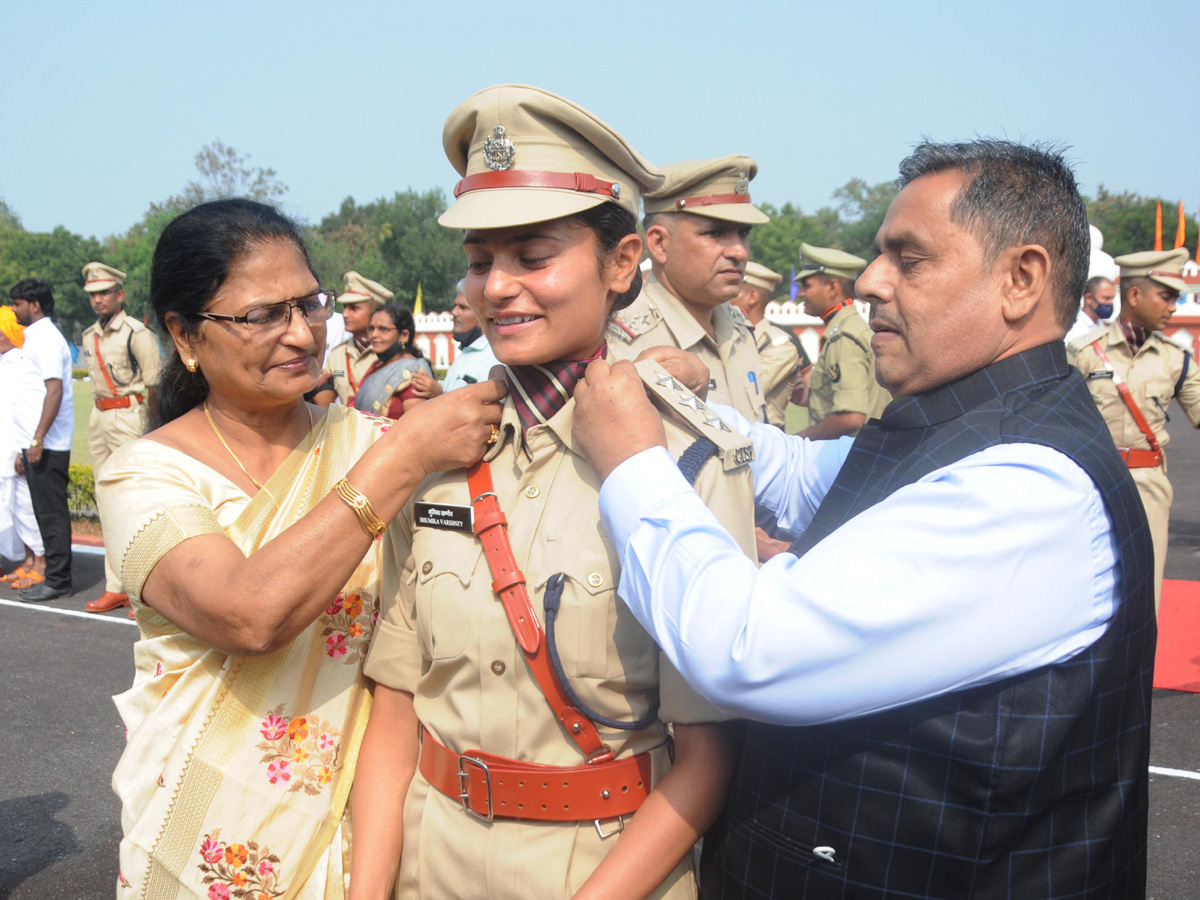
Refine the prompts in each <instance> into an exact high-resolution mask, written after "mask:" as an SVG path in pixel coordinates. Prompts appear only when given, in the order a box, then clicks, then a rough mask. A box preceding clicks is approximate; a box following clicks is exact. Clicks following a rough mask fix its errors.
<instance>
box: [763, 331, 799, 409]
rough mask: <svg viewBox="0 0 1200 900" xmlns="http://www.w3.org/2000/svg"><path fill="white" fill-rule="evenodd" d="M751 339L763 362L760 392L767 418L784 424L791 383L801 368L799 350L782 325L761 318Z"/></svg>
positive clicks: (790, 394)
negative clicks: (764, 396)
mask: <svg viewBox="0 0 1200 900" xmlns="http://www.w3.org/2000/svg"><path fill="white" fill-rule="evenodd" d="M754 342H755V345H756V346H757V347H758V360H759V364H760V365H761V366H762V375H763V383H762V388H763V394H765V395H766V398H767V419H768V421H769V422H770V423H771V424H772V425H776V426H778V427H779V428H782V427H783V424H784V416H785V414H786V412H787V405H788V400H789V399H790V398H791V396H792V383H793V382H794V381H795V380H796V375H797V374H798V373H799V371H800V351H799V350H797V349H796V345H795V344H793V343H792V341H791V339H790V338H789V337H788V336H787V332H785V331H784V330H783V329H782V328H780V327H778V326H777V325H772V324H771V323H770V322H768V321H767V320H766V319H762V320H761V321H760V322H759V323H758V324H757V325H755V326H754Z"/></svg>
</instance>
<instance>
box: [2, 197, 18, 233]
mask: <svg viewBox="0 0 1200 900" xmlns="http://www.w3.org/2000/svg"><path fill="white" fill-rule="evenodd" d="M20 230H21V217H20V216H18V215H17V214H16V213H15V212H13V208H12V207H11V206H9V205H8V201H7V200H5V199H4V198H3V197H0V231H20Z"/></svg>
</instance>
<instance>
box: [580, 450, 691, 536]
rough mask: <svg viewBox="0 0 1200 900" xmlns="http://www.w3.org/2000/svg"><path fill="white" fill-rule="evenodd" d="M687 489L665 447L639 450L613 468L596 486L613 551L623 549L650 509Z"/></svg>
mask: <svg viewBox="0 0 1200 900" xmlns="http://www.w3.org/2000/svg"><path fill="white" fill-rule="evenodd" d="M691 492H692V488H691V485H689V484H688V483H687V479H686V478H684V477H683V474H682V473H681V472H680V471H679V467H678V466H676V465H675V460H673V459H672V458H671V454H670V453H668V452H667V448H666V447H651V448H650V449H649V450H643V451H642V452H641V453H638V454H636V455H634V456H631V457H629V459H627V460H625V462H623V463H621V464H620V465H619V466H617V467H616V468H615V469H613V470H612V472H611V473H609V476H608V478H606V479H605V481H604V484H603V485H602V486H601V487H600V515H601V517H602V518H603V519H604V524H605V526H606V527H607V528H608V535H609V537H610V538H611V539H612V542H613V545H614V546H615V547H616V548H617V552H618V553H622V552H624V548H625V545H626V544H627V543H628V541H629V538H630V536H631V535H632V534H633V532H634V531H635V530H636V529H637V527H638V524H639V523H640V522H641V520H642V519H643V518H644V517H645V516H646V515H648V514H649V513H650V512H651V510H653V509H655V508H656V507H657V506H658V505H659V504H661V503H663V502H664V501H665V500H667V499H668V498H670V497H675V496H678V495H680V494H684V493H691Z"/></svg>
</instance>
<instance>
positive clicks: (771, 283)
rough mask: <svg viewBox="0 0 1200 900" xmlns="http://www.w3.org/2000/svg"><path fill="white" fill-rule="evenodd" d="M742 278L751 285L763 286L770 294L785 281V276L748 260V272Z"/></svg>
mask: <svg viewBox="0 0 1200 900" xmlns="http://www.w3.org/2000/svg"><path fill="white" fill-rule="evenodd" d="M742 280H743V281H744V282H746V284H748V285H750V286H751V287H756V288H761V289H762V290H764V291H766V292H767V294H768V296H769V295H770V294H772V293H774V292H775V288H776V287H778V286H779V282H781V281H783V276H782V275H780V274H779V273H778V272H773V271H772V270H770V269H768V268H767V267H766V266H764V265H761V264H760V263H756V262H748V263H746V274H745V275H744V276H742Z"/></svg>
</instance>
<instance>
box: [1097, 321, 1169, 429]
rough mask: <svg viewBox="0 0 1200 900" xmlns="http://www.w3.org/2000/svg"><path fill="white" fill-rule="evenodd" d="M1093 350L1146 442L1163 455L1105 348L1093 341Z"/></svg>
mask: <svg viewBox="0 0 1200 900" xmlns="http://www.w3.org/2000/svg"><path fill="white" fill-rule="evenodd" d="M1092 349H1094V350H1095V351H1096V355H1097V356H1099V357H1100V362H1102V363H1104V368H1105V369H1107V370H1108V374H1109V375H1111V376H1112V380H1113V384H1115V385H1116V386H1117V392H1118V393H1119V394H1120V395H1121V399H1122V400H1124V401H1125V405H1126V406H1127V407H1129V413H1130V415H1132V416H1133V421H1134V422H1136V423H1137V427H1138V428H1139V429H1141V432H1142V434H1144V435H1145V436H1146V440H1147V441H1149V442H1150V449H1151V450H1153V451H1154V452H1155V453H1162V446H1161V445H1160V444H1159V443H1158V438H1156V437H1155V436H1154V431H1153V430H1152V429H1151V428H1150V425H1149V423H1147V422H1146V417H1145V416H1143V415H1142V411H1141V410H1140V409H1138V405H1137V401H1135V400H1134V399H1133V392H1132V391H1130V390H1129V385H1127V384H1126V383H1125V379H1123V378H1122V377H1121V376H1120V374H1119V373H1118V372H1117V370H1116V369H1114V368H1113V364H1112V361H1111V360H1110V359H1109V358H1108V354H1107V353H1105V352H1104V347H1102V346H1101V345H1100V342H1099V341H1092Z"/></svg>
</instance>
